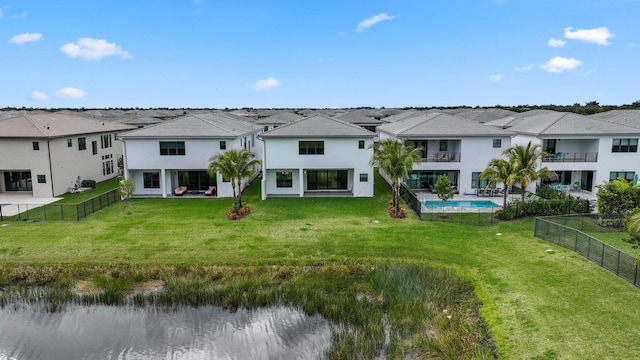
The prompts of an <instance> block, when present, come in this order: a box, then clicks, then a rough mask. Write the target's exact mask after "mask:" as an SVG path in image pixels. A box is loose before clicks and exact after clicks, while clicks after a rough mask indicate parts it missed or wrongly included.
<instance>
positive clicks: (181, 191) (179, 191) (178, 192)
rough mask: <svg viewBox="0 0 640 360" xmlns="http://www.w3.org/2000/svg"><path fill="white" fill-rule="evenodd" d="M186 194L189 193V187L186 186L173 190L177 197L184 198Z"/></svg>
mask: <svg viewBox="0 0 640 360" xmlns="http://www.w3.org/2000/svg"><path fill="white" fill-rule="evenodd" d="M186 192H187V187H186V186H178V187H177V188H176V189H175V190H173V194H174V195H175V196H182V195H184V193H186Z"/></svg>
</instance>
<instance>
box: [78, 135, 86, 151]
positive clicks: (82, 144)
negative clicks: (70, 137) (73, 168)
mask: <svg viewBox="0 0 640 360" xmlns="http://www.w3.org/2000/svg"><path fill="white" fill-rule="evenodd" d="M86 149H87V139H85V138H78V150H86Z"/></svg>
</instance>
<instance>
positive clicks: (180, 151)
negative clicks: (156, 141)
mask: <svg viewBox="0 0 640 360" xmlns="http://www.w3.org/2000/svg"><path fill="white" fill-rule="evenodd" d="M184 154H185V151H184V141H160V155H184Z"/></svg>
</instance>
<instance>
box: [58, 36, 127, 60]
mask: <svg viewBox="0 0 640 360" xmlns="http://www.w3.org/2000/svg"><path fill="white" fill-rule="evenodd" d="M60 51H62V52H63V53H64V54H65V55H67V56H68V57H72V58H76V57H79V58H81V59H85V60H100V59H102V58H103V57H105V56H116V55H120V56H121V58H122V59H130V58H131V56H129V52H128V51H125V50H122V48H121V47H120V46H119V45H117V44H115V43H109V42H107V40H103V39H92V38H81V39H78V41H77V42H76V43H68V44H64V45H63V46H62V47H61V48H60Z"/></svg>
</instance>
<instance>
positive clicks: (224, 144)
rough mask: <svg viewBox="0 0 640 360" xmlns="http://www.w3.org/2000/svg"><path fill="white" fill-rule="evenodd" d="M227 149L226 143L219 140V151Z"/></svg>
mask: <svg viewBox="0 0 640 360" xmlns="http://www.w3.org/2000/svg"><path fill="white" fill-rule="evenodd" d="M226 149H227V142H226V141H224V140H220V150H226Z"/></svg>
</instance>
